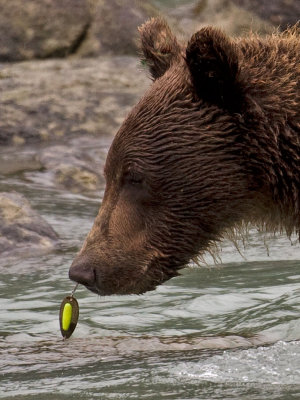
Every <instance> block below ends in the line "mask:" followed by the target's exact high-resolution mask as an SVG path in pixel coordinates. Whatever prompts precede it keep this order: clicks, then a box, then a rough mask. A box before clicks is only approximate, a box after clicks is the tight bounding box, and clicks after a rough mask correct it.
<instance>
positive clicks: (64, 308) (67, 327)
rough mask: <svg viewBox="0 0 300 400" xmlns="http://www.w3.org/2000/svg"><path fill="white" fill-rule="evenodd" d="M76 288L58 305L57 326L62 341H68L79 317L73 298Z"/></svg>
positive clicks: (76, 304) (77, 306) (75, 301)
mask: <svg viewBox="0 0 300 400" xmlns="http://www.w3.org/2000/svg"><path fill="white" fill-rule="evenodd" d="M77 286H78V284H77V285H76V286H75V288H74V289H73V291H72V293H71V295H70V296H67V297H65V298H64V299H63V301H62V302H61V305H60V311H59V325H60V331H61V334H62V336H63V338H64V339H68V338H69V337H70V336H71V335H72V333H73V332H74V330H75V328H76V325H77V321H78V317H79V305H78V302H77V300H76V299H75V297H74V296H73V295H74V292H75V290H76V289H77Z"/></svg>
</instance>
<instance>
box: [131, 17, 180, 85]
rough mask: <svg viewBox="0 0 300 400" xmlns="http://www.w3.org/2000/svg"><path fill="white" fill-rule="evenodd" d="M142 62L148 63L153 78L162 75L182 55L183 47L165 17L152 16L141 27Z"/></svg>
mask: <svg viewBox="0 0 300 400" xmlns="http://www.w3.org/2000/svg"><path fill="white" fill-rule="evenodd" d="M138 29H139V33H140V38H141V50H142V53H143V57H142V62H144V63H146V64H147V65H148V68H149V70H150V73H151V75H152V78H153V79H157V78H159V77H160V76H162V75H163V74H164V73H165V72H166V71H167V70H168V68H169V67H170V65H171V64H172V62H173V61H174V60H175V59H176V58H177V57H178V56H179V55H180V53H181V48H180V46H179V44H178V42H177V40H176V37H175V36H174V35H173V33H172V32H171V30H170V28H169V26H168V24H167V23H166V21H165V20H164V19H163V18H160V17H158V18H151V19H150V20H149V21H147V22H145V23H144V24H143V25H142V26H140V27H139V28H138Z"/></svg>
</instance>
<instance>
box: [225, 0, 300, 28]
mask: <svg viewBox="0 0 300 400" xmlns="http://www.w3.org/2000/svg"><path fill="white" fill-rule="evenodd" d="M233 2H234V3H235V4H237V5H238V6H239V7H243V8H244V9H245V10H248V11H250V12H252V13H253V14H254V15H257V16H259V17H260V18H261V19H263V20H264V21H268V22H270V23H271V24H273V25H274V26H278V25H280V28H281V29H286V28H287V27H288V26H289V25H294V24H296V23H297V22H298V21H299V19H300V1H299V0H272V1H270V0H233Z"/></svg>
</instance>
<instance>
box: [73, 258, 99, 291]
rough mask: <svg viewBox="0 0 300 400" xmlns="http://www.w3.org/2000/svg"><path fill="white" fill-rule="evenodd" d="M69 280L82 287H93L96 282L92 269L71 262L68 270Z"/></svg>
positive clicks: (83, 264)
mask: <svg viewBox="0 0 300 400" xmlns="http://www.w3.org/2000/svg"><path fill="white" fill-rule="evenodd" d="M69 278H70V279H71V280H72V281H75V282H78V283H80V284H82V285H84V286H90V287H93V286H94V285H95V282H96V275H95V271H94V268H93V267H91V266H90V265H89V264H85V263H82V262H80V261H79V262H77V261H76V260H74V261H73V263H72V265H71V267H70V270H69Z"/></svg>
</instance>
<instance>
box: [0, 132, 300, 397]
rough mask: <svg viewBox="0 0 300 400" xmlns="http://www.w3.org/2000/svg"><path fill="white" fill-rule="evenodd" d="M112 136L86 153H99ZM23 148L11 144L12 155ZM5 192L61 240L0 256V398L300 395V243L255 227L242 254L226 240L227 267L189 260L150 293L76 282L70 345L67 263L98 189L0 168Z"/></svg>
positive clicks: (223, 255)
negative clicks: (64, 303)
mask: <svg viewBox="0 0 300 400" xmlns="http://www.w3.org/2000/svg"><path fill="white" fill-rule="evenodd" d="M109 141H110V139H109V138H106V139H105V138H103V139H99V140H98V141H97V143H98V148H97V146H96V145H95V144H94V143H93V145H92V146H91V149H90V150H91V151H94V152H95V151H96V152H97V151H98V152H99V154H103V153H105V151H106V149H107V147H108V145H109ZM87 150H89V149H87ZM26 151H27V152H28V149H26V148H24V149H23V150H20V149H18V150H16V149H10V150H6V151H5V154H6V160H7V154H10V155H11V159H12V160H13V159H14V158H20V156H22V153H23V155H24V154H25V153H26ZM0 158H1V155H0ZM25 158H26V157H25ZM33 169H34V168H33ZM9 190H15V191H17V192H20V193H23V194H25V195H26V197H27V198H28V199H29V200H30V202H31V204H32V206H33V208H35V209H37V210H38V211H39V213H40V214H41V215H42V216H43V217H44V218H45V219H46V220H47V221H48V222H49V223H50V224H51V225H52V226H53V227H54V229H55V230H56V231H57V232H58V234H59V236H60V238H61V246H60V247H59V248H58V249H57V250H55V251H53V252H51V253H48V254H36V253H35V254H32V255H30V256H28V255H27V257H22V258H21V257H20V256H19V257H11V258H5V259H3V258H0V272H1V277H0V287H1V292H0V399H14V400H21V399H22V400H27V399H39V400H46V399H47V400H48V399H49V400H50V399H55V400H60V399H64V400H70V399H87V400H89V399H114V400H115V399H149V400H150V399H153V400H156V399H157V400H159V399H180V400H184V399H190V400H191V399H201V400H202V399H208V400H211V399H228V400H229V399H247V400H254V399H286V400H290V399H300V341H299V340H300V319H299V315H300V248H299V245H297V244H294V245H292V243H291V242H290V241H289V240H287V239H286V238H284V237H280V236H279V237H278V238H277V239H273V238H272V239H268V241H267V244H265V243H264V242H265V240H264V238H263V237H262V236H259V235H258V234H257V233H255V232H253V233H252V234H251V235H250V238H249V242H248V244H247V247H246V248H245V249H244V248H242V249H241V252H242V253H243V254H242V255H241V254H240V253H239V252H238V251H237V250H236V249H235V248H234V246H233V245H232V244H230V243H225V244H224V246H223V248H222V251H221V253H220V254H221V258H222V261H223V264H222V265H214V264H213V263H211V265H210V264H209V265H207V266H203V267H195V266H190V267H189V268H186V269H185V270H184V271H183V272H182V275H181V276H180V277H177V278H174V279H172V280H170V281H169V282H167V283H166V284H164V285H162V286H160V287H159V288H158V289H157V290H155V291H153V292H149V293H146V294H145V295H143V296H123V297H122V296H112V297H104V298H101V297H99V296H97V295H95V294H92V293H90V292H89V291H87V290H86V289H85V288H84V287H80V286H79V287H78V289H77V291H76V297H77V299H78V302H79V306H80V317H79V322H78V325H77V328H76V330H75V332H74V334H73V336H72V337H71V338H70V339H69V340H67V341H63V340H62V339H61V336H60V332H59V323H58V312H59V306H60V302H61V300H62V299H63V298H64V297H65V296H66V295H67V294H70V292H71V290H72V289H73V287H74V285H73V283H72V282H70V281H69V279H68V268H69V266H70V263H71V261H72V259H73V257H74V255H75V253H76V252H77V251H78V249H79V248H80V245H81V243H82V241H83V239H84V237H85V235H86V234H87V232H88V231H89V229H90V227H91V225H92V222H93V219H94V217H95V215H96V214H97V211H98V207H99V204H100V200H101V196H102V194H103V191H100V193H97V194H96V195H83V194H72V193H70V192H68V191H66V190H63V189H59V188H57V187H56V186H55V185H53V184H52V181H51V176H50V175H49V172H47V171H43V170H37V171H27V172H16V171H15V173H10V174H9V175H7V174H6V175H4V174H3V175H1V176H0V191H9ZM208 263H210V262H208Z"/></svg>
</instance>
